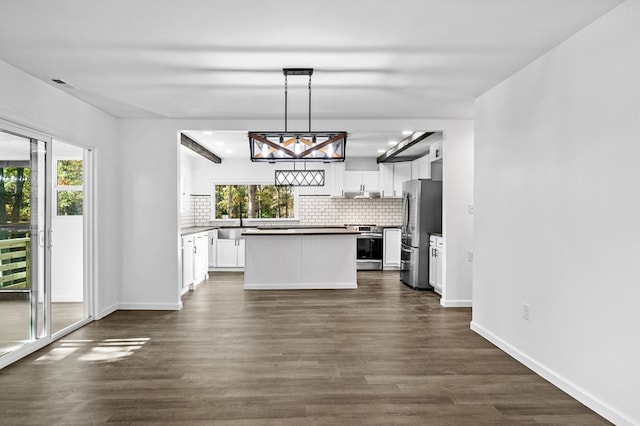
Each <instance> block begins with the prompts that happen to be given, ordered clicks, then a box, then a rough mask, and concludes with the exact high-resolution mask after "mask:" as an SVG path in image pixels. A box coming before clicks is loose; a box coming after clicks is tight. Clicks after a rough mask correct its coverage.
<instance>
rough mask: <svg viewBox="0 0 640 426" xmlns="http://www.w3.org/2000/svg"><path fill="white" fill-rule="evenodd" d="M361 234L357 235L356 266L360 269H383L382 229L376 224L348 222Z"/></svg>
mask: <svg viewBox="0 0 640 426" xmlns="http://www.w3.org/2000/svg"><path fill="white" fill-rule="evenodd" d="M345 226H348V227H350V228H352V229H354V230H356V231H359V232H360V235H358V236H357V237H356V268H357V269H358V271H379V270H382V247H383V241H382V230H381V229H380V228H378V227H377V226H376V225H353V224H347V225H345Z"/></svg>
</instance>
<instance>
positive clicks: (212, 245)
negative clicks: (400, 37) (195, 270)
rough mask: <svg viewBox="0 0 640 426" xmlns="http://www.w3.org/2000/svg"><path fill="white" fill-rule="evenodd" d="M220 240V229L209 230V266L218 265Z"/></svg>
mask: <svg viewBox="0 0 640 426" xmlns="http://www.w3.org/2000/svg"><path fill="white" fill-rule="evenodd" d="M217 241H218V231H216V230H214V231H209V268H215V267H216V244H217Z"/></svg>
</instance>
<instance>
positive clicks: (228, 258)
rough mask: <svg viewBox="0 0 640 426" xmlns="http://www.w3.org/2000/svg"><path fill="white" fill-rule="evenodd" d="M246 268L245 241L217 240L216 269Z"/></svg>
mask: <svg viewBox="0 0 640 426" xmlns="http://www.w3.org/2000/svg"><path fill="white" fill-rule="evenodd" d="M243 267H244V239H238V240H217V242H216V268H243Z"/></svg>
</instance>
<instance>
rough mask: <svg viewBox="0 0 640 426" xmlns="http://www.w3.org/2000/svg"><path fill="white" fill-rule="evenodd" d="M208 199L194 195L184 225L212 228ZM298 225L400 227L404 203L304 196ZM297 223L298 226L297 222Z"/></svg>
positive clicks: (183, 221)
mask: <svg viewBox="0 0 640 426" xmlns="http://www.w3.org/2000/svg"><path fill="white" fill-rule="evenodd" d="M210 198H211V197H210V196H209V195H192V196H191V210H190V211H189V212H186V213H183V214H182V217H181V225H182V226H183V227H187V226H208V225H210V223H211V222H210V217H211V216H210V215H211V202H210ZM298 200H299V204H298V210H299V211H298V222H297V223H298V224H299V225H312V226H317V225H344V224H345V223H355V224H374V225H399V224H400V223H401V221H402V199H400V198H378V199H357V200H356V199H347V198H332V197H328V196H325V195H319V196H315V195H302V196H300V197H299V198H298ZM294 223H295V222H294Z"/></svg>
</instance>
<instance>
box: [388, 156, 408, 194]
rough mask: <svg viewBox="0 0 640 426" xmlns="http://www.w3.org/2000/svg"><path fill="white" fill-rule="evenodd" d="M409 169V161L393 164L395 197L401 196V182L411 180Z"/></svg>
mask: <svg viewBox="0 0 640 426" xmlns="http://www.w3.org/2000/svg"><path fill="white" fill-rule="evenodd" d="M411 170H412V167H411V162H409V161H406V162H402V163H396V164H394V173H393V190H394V193H395V196H396V197H402V184H403V183H404V182H406V181H408V180H411Z"/></svg>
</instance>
